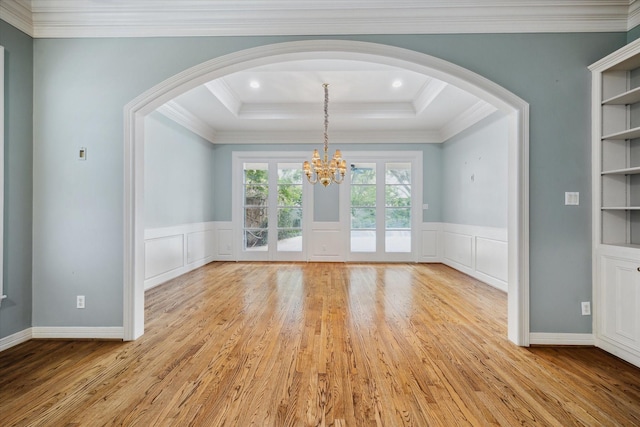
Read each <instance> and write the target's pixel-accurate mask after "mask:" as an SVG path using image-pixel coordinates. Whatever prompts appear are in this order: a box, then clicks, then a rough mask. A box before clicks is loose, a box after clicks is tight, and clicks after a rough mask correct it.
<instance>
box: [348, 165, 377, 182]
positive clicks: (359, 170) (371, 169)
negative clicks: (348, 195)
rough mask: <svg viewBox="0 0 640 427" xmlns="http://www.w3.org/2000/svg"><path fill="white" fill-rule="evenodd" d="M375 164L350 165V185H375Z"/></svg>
mask: <svg viewBox="0 0 640 427" xmlns="http://www.w3.org/2000/svg"><path fill="white" fill-rule="evenodd" d="M375 183H376V164H375V163H352V164H351V184H375Z"/></svg>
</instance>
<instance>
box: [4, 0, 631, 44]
mask: <svg viewBox="0 0 640 427" xmlns="http://www.w3.org/2000/svg"><path fill="white" fill-rule="evenodd" d="M637 3H638V2H637V1H636V0H562V1H558V0H520V1H518V2H513V1H508V0H449V1H447V0H430V1H425V0H398V1H394V2H390V1H388V0H344V1H338V0H330V1H329V0H325V1H321V0H308V1H304V2H301V1H299V2H292V1H290V0H245V1H242V2H239V1H237V0H181V1H174V2H167V1H166V0H146V1H145V2H144V6H141V5H140V3H139V2H127V1H111V2H103V1H101V2H98V1H90V0H0V19H2V20H4V21H6V22H8V23H10V24H11V25H13V26H15V27H16V28H18V29H20V30H22V31H24V32H25V33H27V34H29V35H31V36H32V37H35V38H76V37H78V38H81V37H172V36H266V35H336V34H453V33H457V34H468V33H527V32H533V33H546V32H563V33H564V32H605V31H612V32H626V31H627V30H628V29H630V28H633V27H634V26H635V25H637V24H638V23H640V16H638V15H640V12H638V8H639V6H638V5H637Z"/></svg>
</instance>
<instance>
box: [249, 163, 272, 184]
mask: <svg viewBox="0 0 640 427" xmlns="http://www.w3.org/2000/svg"><path fill="white" fill-rule="evenodd" d="M244 183H245V184H268V183H269V165H268V164H267V163H245V164H244Z"/></svg>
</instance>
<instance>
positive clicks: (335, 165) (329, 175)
mask: <svg viewBox="0 0 640 427" xmlns="http://www.w3.org/2000/svg"><path fill="white" fill-rule="evenodd" d="M322 86H323V87H324V158H323V159H321V158H320V154H318V150H317V149H315V150H313V157H312V158H311V163H309V162H308V161H306V160H305V162H304V163H303V164H302V169H303V171H304V174H305V175H307V180H309V182H310V183H311V184H317V183H318V182H320V183H321V184H322V185H324V186H325V187H326V186H328V185H329V184H331V183H332V182H335V183H336V184H340V183H341V182H342V181H344V174H345V173H346V171H347V161H346V160H344V159H343V158H342V153H340V150H336V152H335V154H334V155H333V158H332V159H331V161H329V136H328V133H327V130H328V128H329V84H328V83H323V85H322Z"/></svg>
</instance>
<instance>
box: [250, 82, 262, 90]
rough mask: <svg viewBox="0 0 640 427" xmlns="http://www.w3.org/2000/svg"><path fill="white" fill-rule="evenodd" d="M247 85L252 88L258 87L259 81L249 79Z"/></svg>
mask: <svg viewBox="0 0 640 427" xmlns="http://www.w3.org/2000/svg"><path fill="white" fill-rule="evenodd" d="M249 86H251V88H252V89H258V88H259V87H260V82H259V81H257V80H251V81H250V82H249Z"/></svg>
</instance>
